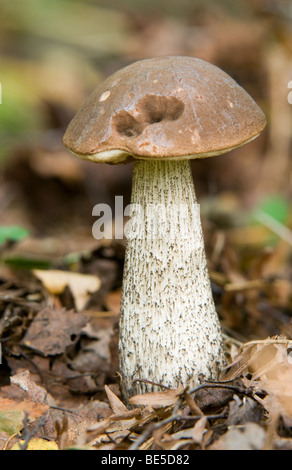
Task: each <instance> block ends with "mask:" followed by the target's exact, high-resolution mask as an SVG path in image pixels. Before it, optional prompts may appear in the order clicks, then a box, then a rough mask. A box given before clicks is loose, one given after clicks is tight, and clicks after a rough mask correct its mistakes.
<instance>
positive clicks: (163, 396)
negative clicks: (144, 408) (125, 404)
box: [129, 389, 182, 408]
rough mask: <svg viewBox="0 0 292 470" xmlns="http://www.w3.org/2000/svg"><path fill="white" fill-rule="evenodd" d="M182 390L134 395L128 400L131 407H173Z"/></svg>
mask: <svg viewBox="0 0 292 470" xmlns="http://www.w3.org/2000/svg"><path fill="white" fill-rule="evenodd" d="M181 393H182V390H181V389H176V390H167V391H166V392H152V393H143V394H140V395H134V396H133V397H131V398H130V399H129V403H131V405H150V406H152V407H153V408H160V407H164V406H171V405H174V404H175V403H176V401H177V399H178V398H179V396H180V395H181Z"/></svg>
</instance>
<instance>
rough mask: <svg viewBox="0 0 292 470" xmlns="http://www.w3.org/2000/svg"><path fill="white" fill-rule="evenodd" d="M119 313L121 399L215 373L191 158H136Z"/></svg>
mask: <svg viewBox="0 0 292 470" xmlns="http://www.w3.org/2000/svg"><path fill="white" fill-rule="evenodd" d="M131 203H132V205H133V206H132V207H133V208H134V209H133V212H132V215H131V219H130V222H129V223H128V224H129V226H128V227H127V250H126V257H125V266H124V279H123V293H122V303H121V319H120V343H119V350H120V374H121V383H122V390H123V395H124V398H125V399H128V398H129V396H132V395H134V394H137V393H143V392H149V391H153V390H155V389H156V388H155V387H153V386H151V385H149V384H145V383H142V382H134V383H133V381H135V380H136V379H146V380H148V381H151V382H155V383H160V384H162V385H165V386H167V387H171V388H176V387H178V386H180V385H190V386H191V387H192V386H194V385H196V384H197V383H198V376H199V374H204V376H205V378H206V379H209V380H210V379H217V378H218V371H219V370H220V369H221V368H222V366H223V365H224V363H225V355H224V348H223V342H222V334H221V329H220V325H219V320H218V317H217V313H216V310H215V306H214V301H213V297H212V292H211V287H210V280H209V276H208V270H207V263H206V255H205V247H204V239H203V233H202V227H201V221H200V211H199V205H198V204H197V200H196V196H195V190H194V184H193V179H192V174H191V169H190V163H189V161H187V160H185V161H182V162H179V161H159V160H156V161H146V160H145V161H143V160H138V161H136V162H135V166H134V174H133V187H132V201H131Z"/></svg>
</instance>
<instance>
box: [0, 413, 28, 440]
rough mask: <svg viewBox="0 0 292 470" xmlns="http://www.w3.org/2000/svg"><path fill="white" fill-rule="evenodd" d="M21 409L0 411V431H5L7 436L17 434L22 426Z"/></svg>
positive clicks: (22, 415)
mask: <svg viewBox="0 0 292 470" xmlns="http://www.w3.org/2000/svg"><path fill="white" fill-rule="evenodd" d="M23 418H24V412H23V411H2V412H0V432H6V433H7V434H9V436H13V435H14V434H17V433H18V432H19V431H20V430H21V429H22V428H23Z"/></svg>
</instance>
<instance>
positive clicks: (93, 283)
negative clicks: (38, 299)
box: [33, 269, 101, 311]
mask: <svg viewBox="0 0 292 470" xmlns="http://www.w3.org/2000/svg"><path fill="white" fill-rule="evenodd" d="M33 274H34V275H35V276H36V277H37V278H38V279H40V280H41V281H42V283H43V284H44V286H45V287H46V288H47V290H48V291H49V292H50V293H51V294H53V295H60V294H62V293H63V292H64V290H65V288H66V287H67V286H68V287H69V288H70V290H71V292H72V295H73V297H74V301H75V305H76V309H77V310H78V311H81V310H83V309H84V308H85V307H86V304H87V302H88V300H89V299H90V295H91V294H93V293H95V292H97V291H98V290H99V289H100V286H101V280H100V279H99V278H98V277H97V276H93V275H91V274H79V273H72V272H69V271H68V272H67V271H60V270H54V269H52V270H48V271H45V270H40V269H35V270H33Z"/></svg>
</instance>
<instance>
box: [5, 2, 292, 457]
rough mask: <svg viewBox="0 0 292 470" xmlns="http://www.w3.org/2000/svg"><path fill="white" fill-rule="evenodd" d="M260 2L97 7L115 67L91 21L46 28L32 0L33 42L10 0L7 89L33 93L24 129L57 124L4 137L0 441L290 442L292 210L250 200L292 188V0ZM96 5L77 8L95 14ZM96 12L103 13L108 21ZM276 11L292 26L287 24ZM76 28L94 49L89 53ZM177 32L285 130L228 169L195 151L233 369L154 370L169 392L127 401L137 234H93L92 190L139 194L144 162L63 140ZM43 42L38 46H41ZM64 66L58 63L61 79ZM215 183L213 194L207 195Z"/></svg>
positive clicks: (98, 445) (274, 128)
mask: <svg viewBox="0 0 292 470" xmlns="http://www.w3.org/2000/svg"><path fill="white" fill-rule="evenodd" d="M34 3H35V2H34ZM57 3H58V2H52V6H51V7H50V8H49V9H50V12H49V13H50V15H51V17H54V16H56V14H57V13H58V12H59V10H58V9H59V7H60V6H59V4H58V5H57ZM71 3H75V2H71ZM77 3H78V2H77ZM249 3H250V7H249V8H250V10H249V15H250V16H248V19H244V15H243V17H242V15H241V14H240V15H238V17H237V20H235V17H234V15H233V14H232V15H231V16H229V15H228V14H227V11H224V13H223V14H222V12H220V9H218V15H217V14H216V15H214V14H213V13H212V12H213V9H212V7H211V9H210V10H209V9H208V8H210V7H209V6H208V5H209V3H208V2H206V7H204V8H206V9H205V10H204V9H203V11H200V12H197V11H195V15H194V17H193V18H192V15H193V13H192V12H190V11H189V10H188V12H187V13H186V16H187V17H188V18H187V22H186V21H185V20H183V19H182V18H179V17H177V18H176V17H175V20H174V16H173V17H172V18H170V17H168V16H167V15H166V16H164V17H163V15H161V17H160V15H158V16H159V18H158V17H157V18H156V16H155V18H154V17H153V15H152V17H151V16H147V15H144V13H142V12H141V11H138V10H137V11H136V10H135V9H134V10H133V11H131V12H130V10H129V15H127V13H126V12H125V11H119V10H118V9H111V10H102V11H99V9H97V10H95V11H94V12H93V10H92V13H93V16H92V18H99V23H100V21H101V23H103V24H106V22H105V21H103V20H104V15H106V17H107V18H109V17H111V18H112V19H113V21H112V23H111V24H112V26H113V28H114V29H115V30H116V32H117V34H116V33H115V34H114V35H111V34H107V35H106V36H105V38H104V40H103V41H102V42H101V43H100V42H99V45H100V44H101V47H100V48H99V49H98V55H100V56H101V57H102V60H101V62H102V64H103V65H102V66H101V67H99V64H100V61H99V60H97V61H94V67H93V66H92V65H89V64H88V60H87V59H86V58H88V57H91V56H92V47H93V46H92V44H93V43H92V41H91V38H90V35H89V36H88V37H87V39H88V40H89V42H88V41H87V43H86V41H85V42H84V41H83V43H82V44H81V43H80V41H79V39H80V37H81V36H82V35H81V36H80V35H79V36H80V37H79V39H78V37H77V36H76V34H75V33H74V35H73V36H74V37H73V36H72V34H71V36H70V31H69V30H68V31H66V34H65V36H64V37H63V38H61V37H60V31H57V30H55V31H53V32H52V31H51V32H50V34H48V29H46V28H45V29H43V28H42V33H41V35H40V34H39V32H40V31H37V30H36V29H35V24H31V25H29V24H28V23H27V16H26V15H23V20H22V21H21V18H20V17H19V14H17V18H16V20H17V21H16V24H17V25H18V28H19V31H22V34H26V35H27V36H24V37H28V38H30V40H29V41H27V43H28V44H29V45H30V47H29V49H25V48H23V44H22V42H19V41H15V40H14V37H13V30H11V31H10V29H9V28H11V25H13V22H14V21H15V18H14V17H13V11H12V10H11V9H10V10H11V11H10V10H9V8H8V10H7V12H6V13H7V14H8V16H9V18H10V21H9V22H8V23H7V22H6V23H7V24H6V23H5V22H4V23H5V24H4V23H3V25H2V26H3V28H4V29H3V28H2V29H3V31H6V32H7V28H8V31H9V34H8V35H7V34H6V36H5V41H4V42H3V44H5V45H8V50H6V56H5V57H4V56H2V62H3V67H4V69H3V71H4V76H5V74H8V76H9V78H10V79H9V83H10V84H11V86H12V93H11V92H9V91H7V90H6V95H7V93H8V95H7V96H6V98H8V99H9V95H11V96H10V100H11V99H12V97H13V98H14V96H18V101H17V103H16V102H15V105H16V104H17V110H18V112H16V113H13V116H14V121H13V124H12V127H13V131H15V129H18V127H17V126H20V125H21V127H19V129H20V130H25V129H31V130H34V131H35V129H39V126H40V123H42V122H43V121H46V122H48V123H49V129H48V131H49V132H47V129H46V131H45V132H44V133H42V132H40V134H41V136H40V140H39V141H38V142H31V141H30V139H22V138H21V134H23V135H24V134H25V132H21V133H18V139H15V132H13V133H12V134H11V137H10V138H8V140H7V143H6V144H5V139H4V152H3V149H2V153H1V156H2V155H3V153H4V154H5V165H3V178H2V175H1V188H0V209H1V225H3V226H5V227H10V228H9V233H8V235H9V237H8V239H6V235H5V240H6V241H5V243H3V244H1V246H0V256H1V266H0V267H1V272H0V339H1V352H2V365H1V366H2V367H1V369H0V387H1V388H0V448H1V449H5V450H6V449H7V450H8V449H11V448H12V449H16V448H22V449H29V448H36V449H43V448H44V447H43V446H44V444H45V443H46V445H47V446H48V448H56V446H57V448H58V449H70V448H82V449H83V448H86V449H87V448H89V449H92V450H102V449H110V450H118V449H139V450H146V449H147V450H148V449H162V450H176V449H190V450H197V449H198V450H213V449H214V450H217V449H218V450H219V449H220V450H233V449H245V450H248V449H259V450H265V449H289V450H290V449H292V416H291V414H292V410H291V390H292V387H291V385H292V383H291V381H292V378H291V376H292V372H291V340H292V321H291V318H292V287H291V285H292V284H291V279H292V270H291V262H290V261H291V242H290V243H289V240H291V220H289V219H290V217H289V218H288V220H287V221H286V220H285V225H283V220H282V221H281V226H280V225H279V223H276V222H279V221H278V220H276V218H274V220H271V219H269V220H268V222H269V223H267V218H265V220H264V221H263V220H262V223H261V222H260V221H259V220H258V221H257V222H256V223H254V222H255V221H253V223H250V221H247V220H246V214H243V213H242V211H241V210H242V207H248V206H249V207H250V206H251V205H253V204H254V203H255V202H256V201H257V200H258V192H261V191H263V192H265V191H267V190H268V192H270V193H271V192H274V193H279V194H280V196H281V198H282V200H285V201H288V202H291V201H290V200H289V198H290V199H291V196H290V195H291V178H290V176H289V175H290V174H291V171H290V170H291V158H290V154H289V149H290V147H291V145H289V142H291V129H292V127H291V126H289V125H286V126H285V125H282V123H283V116H284V117H285V119H284V121H285V122H286V124H287V123H288V122H290V117H289V112H290V110H289V106H287V93H288V91H287V88H285V87H284V88H283V90H281V87H279V80H280V78H279V74H280V75H282V76H286V71H287V70H290V68H291V67H290V64H291V61H290V58H289V53H288V50H290V49H289V46H288V45H289V44H291V31H290V30H289V28H288V27H287V14H286V15H284V13H283V16H284V17H285V19H284V21H283V18H281V15H280V14H279V12H278V13H277V15H276V21H268V22H267V18H270V19H271V18H275V17H274V16H273V13H272V10H273V9H275V5H273V4H271V5H270V6H269V9H268V10H266V9H265V8H263V6H262V5H261V4H262V3H263V2H259V1H256V0H254V1H252V2H249ZM272 3H273V2H272ZM282 3H283V2H282ZM55 4H56V5H55ZM239 4H241V2H239ZM7 5H8V4H7ZM80 5H81V4H80ZM80 5H79V3H78V5H77V11H79V10H80ZM251 5H253V6H251ZM35 6H36V5H34V7H35ZM67 6H68V5H67ZM155 7H157V2H156V4H155ZM56 8H57V10H55V14H54V9H56ZM82 8H83V7H82ZM136 8H138V5H137V7H136ZM169 8H172V7H169ZM218 8H219V6H218ZM283 8H284V7H283ZM51 9H52V10H51ZM284 10H285V9H283V12H284ZM192 11H193V7H192ZM15 12H16V10H15ZM18 13H19V12H18ZM41 13H42V16H43V12H41ZM286 13H287V12H286ZM6 16H7V15H6ZM57 16H58V18H61V16H60V15H59V14H57ZM77 16H78V15H77ZM217 16H218V18H219V20H218V19H217ZM3 17H5V15H4V16H3ZM87 19H88V18H87ZM87 19H86V18H85V17H84V16H83V15H82V17H81V18H80V21H81V26H82V28H81V29H82V30H84V31H86V30H87V29H88V27H87ZM23 21H24V24H22V22H23ZM76 21H77V20H76V18H74V21H73V22H74V24H75V22H76ZM32 23H33V22H32ZM71 23H72V21H71ZM72 24H73V23H72ZM72 24H71V26H72ZM94 24H95V26H94V27H93V26H92V27H93V30H96V21H95V20H94ZM190 25H192V27H190ZM79 26H80V25H79ZM279 26H280V28H281V35H280V36H279V35H278V34H275V32H277V31H278V29H279ZM57 29H58V28H57ZM69 29H70V28H69ZM75 29H76V28H73V29H72V28H71V30H72V31H73V30H74V31H75ZM78 29H80V28H78ZM276 30H277V31H276ZM43 31H45V33H44V32H43ZM31 32H32V33H33V36H34V35H35V34H37V35H39V36H40V37H42V41H37V43H38V47H39V48H40V51H41V50H42V48H43V47H44V49H45V51H47V49H48V44H51V46H52V45H54V44H55V45H56V50H57V51H58V54H57V55H56V57H55V56H54V53H53V54H47V53H45V54H43V55H42V53H40V54H39V53H36V50H35V49H34V45H33V44H34V43H33V41H32V40H31V36H30V35H31ZM9 38H11V39H12V41H11V40H10V39H9ZM271 38H273V39H272V40H271ZM60 39H62V40H64V41H65V44H66V49H65V57H66V60H64V61H62V60H61V61H59V60H56V58H58V57H60V55H59V54H60V53H61V54H62V51H63V52H64V45H62V44H60V42H58V40H60ZM113 40H114V44H113ZM43 41H45V42H43ZM51 41H52V42H51ZM64 41H63V42H64ZM78 41H79V44H78V46H79V48H81V49H82V51H83V52H84V53H83V54H82V57H81V55H80V54H79V55H78V56H77V57H76V47H75V46H76V44H77V43H78ZM24 42H25V41H24ZM267 44H269V47H268V49H267ZM5 45H4V49H5ZM19 45H20V46H21V47H20V48H19ZM51 46H50V47H51ZM94 47H95V46H94ZM77 49H78V48H77ZM169 49H171V50H172V51H176V52H177V53H178V54H182V55H194V56H196V55H199V56H201V57H202V58H205V59H206V60H210V61H211V62H214V63H216V64H218V65H219V66H220V65H222V67H223V68H225V69H226V70H229V71H230V72H232V73H235V74H236V75H237V74H238V73H239V75H240V79H241V81H242V84H243V85H244V86H245V85H247V87H248V89H249V91H250V92H251V94H252V95H253V96H254V97H255V98H256V100H257V101H258V102H262V103H263V105H264V107H265V108H266V109H270V117H271V119H270V126H269V127H270V129H268V130H267V134H266V135H267V136H268V140H269V141H270V144H271V145H266V141H265V137H264V136H263V138H262V139H257V140H255V141H254V142H253V143H250V144H249V146H248V147H247V148H246V149H245V147H242V148H240V149H238V150H237V153H238V157H237V158H236V159H235V158H234V159H233V158H232V160H231V158H230V159H229V157H228V156H227V157H226V158H227V162H228V171H226V166H224V165H223V164H222V162H220V164H219V162H218V165H217V162H214V161H210V162H208V163H206V162H200V161H198V162H196V175H197V178H196V179H197V183H196V185H197V184H198V193H202V195H203V196H204V195H206V193H207V195H206V197H201V194H199V195H200V200H201V202H202V205H201V207H202V216H203V221H204V223H205V226H204V231H205V241H206V247H207V249H208V255H209V256H208V259H209V268H210V277H211V281H212V288H213V294H214V299H215V302H216V308H217V310H218V313H219V315H220V320H221V323H222V326H223V330H224V335H225V342H226V349H227V352H228V366H227V368H226V369H225V370H224V371H222V374H221V377H220V380H219V381H218V382H212V383H211V382H206V381H204V378H202V379H201V381H200V384H198V386H197V387H196V388H195V389H193V390H189V389H187V388H186V389H181V388H179V389H177V390H168V389H166V388H165V387H163V384H160V386H158V384H155V387H156V391H155V392H152V393H148V394H142V395H138V396H134V397H132V398H131V404H130V405H129V406H128V405H127V406H126V404H125V403H123V401H122V398H121V394H120V389H119V376H118V372H117V371H118V348H117V341H118V318H119V305H120V296H121V275H122V268H123V259H124V248H125V245H124V240H121V242H120V243H114V242H109V241H101V242H97V241H96V240H93V238H92V236H91V233H88V232H90V227H91V225H92V219H91V213H90V210H88V196H89V198H90V200H91V201H96V200H101V201H108V200H109V199H110V198H114V196H115V195H116V194H117V190H118V191H120V192H119V194H122V193H123V194H125V195H127V196H129V187H130V181H131V171H130V169H129V166H123V167H120V168H119V169H118V173H115V169H114V168H110V169H107V167H106V166H100V165H99V166H98V167H97V166H96V168H93V166H91V165H90V169H89V167H88V168H87V166H86V165H85V162H80V161H78V160H76V159H73V158H72V157H71V156H70V157H69V156H68V155H67V154H66V153H65V152H64V148H63V147H62V146H60V147H59V146H58V144H56V142H58V141H59V140H60V134H61V133H62V132H63V128H64V127H65V126H66V125H67V123H68V120H69V117H70V116H69V114H70V115H71V114H72V112H73V113H75V111H76V108H77V107H79V105H80V104H81V103H82V102H83V101H84V99H85V96H87V93H88V89H92V88H93V87H94V86H95V84H96V80H97V79H96V77H98V80H99V79H101V78H102V76H104V75H105V74H108V72H109V71H111V70H112V69H113V68H114V69H118V68H119V67H120V66H121V65H123V64H124V63H125V62H128V61H129V60H131V61H132V60H135V58H146V57H149V56H151V55H153V52H154V53H155V54H156V53H157V51H160V53H161V52H163V53H165V54H169ZM231 49H232V51H233V54H231V55H230V50H231ZM11 51H13V55H12V56H10V55H9V53H10V52H11ZM60 51H61V52H60ZM113 51H114V55H113ZM24 52H25V54H23V53H24ZM118 53H120V54H121V56H118ZM115 54H117V57H115ZM24 56H25V57H24ZM41 56H42V60H41V61H40V60H35V59H34V58H35V57H41ZM12 57H13V59H12ZM84 57H85V59H84ZM25 58H26V59H28V60H25ZM60 62H61V63H62V67H61V63H60ZM63 63H64V64H63ZM56 64H58V66H57V67H56ZM91 64H93V63H92V62H91ZM259 64H260V66H259ZM63 65H64V66H63ZM56 70H57V72H56ZM80 70H81V71H82V73H80ZM243 71H244V73H243V74H242V72H243ZM263 71H264V73H263ZM282 72H284V74H283V73H282ZM56 73H57V74H58V80H55V79H54V80H52V76H54V77H55V76H56ZM19 77H22V82H23V83H25V86H24V85H23V83H22V82H21V83H20V81H19ZM72 77H75V78H72ZM23 78H24V81H23ZM267 78H268V80H267ZM52 83H54V87H52ZM285 83H288V78H287V80H286V82H285ZM32 84H33V86H32ZM20 85H21V87H20ZM19 87H20V88H19ZM17 90H20V92H19V91H18V93H17ZM259 90H260V92H259ZM23 91H25V92H23ZM282 92H283V95H282V94H281V93H282ZM36 94H37V95H38V96H39V98H36ZM12 104H13V102H12ZM2 106H3V111H4V114H3V113H2V114H3V119H4V121H3V126H4V129H9V119H10V118H9V115H8V116H7V117H6V118H5V110H6V109H7V108H6V107H5V103H3V105H2ZM10 108H11V106H10ZM73 108H74V109H73ZM15 109H16V107H15ZM19 109H20V110H21V112H20V113H19ZM40 110H45V112H44V113H41V111H40ZM22 113H23V115H24V116H25V118H24V119H23V120H22V121H23V122H22V123H21V122H20V121H19V116H21V115H22ZM28 117H29V119H28ZM43 118H44V119H43ZM15 119H16V121H15ZM17 119H18V120H17ZM282 131H283V132H282ZM15 141H17V146H16V147H15ZM266 148H270V150H269V151H268V152H267V151H266V150H265V149H266ZM8 150H9V151H8ZM56 160H57V161H58V167H56V166H55V165H54V163H55V161H56ZM207 164H208V167H207V166H206V165H207ZM262 170H264V171H262ZM214 182H216V183H215V185H216V186H218V188H217V189H218V191H217V190H216V193H217V192H218V194H216V198H215V197H211V196H210V193H212V191H213V189H214V188H213V184H214ZM207 187H208V188H209V189H210V188H211V187H212V188H213V189H212V191H209V190H207V191H206V188H207ZM259 190H260V191H259ZM36 195H37V197H36ZM254 205H255V208H257V204H254ZM290 206H291V204H289V207H290ZM260 207H261V206H260ZM289 207H288V214H290V213H291V210H289ZM276 215H278V210H277V214H276ZM68 218H69V220H68ZM263 222H264V223H263ZM15 225H17V227H25V228H27V229H28V231H29V236H27V237H25V239H22V240H19V233H17V237H15V233H14V234H13V231H12V229H11V227H15ZM82 227H83V228H82ZM86 227H87V229H86ZM88 228H89V230H88ZM26 233H27V232H26ZM69 234H70V236H68V235H69ZM287 234H288V237H287ZM15 238H16V239H17V240H16V239H15ZM20 238H21V237H20ZM85 248H86V251H85V250H84V249H85ZM88 276H89V277H88ZM92 276H93V277H92ZM76 278H78V282H77V284H76V282H74V280H76ZM64 279H65V280H64ZM89 281H90V282H89ZM91 281H92V283H91ZM147 379H148V378H147V377H145V381H147ZM50 445H51V447H50Z"/></svg>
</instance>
